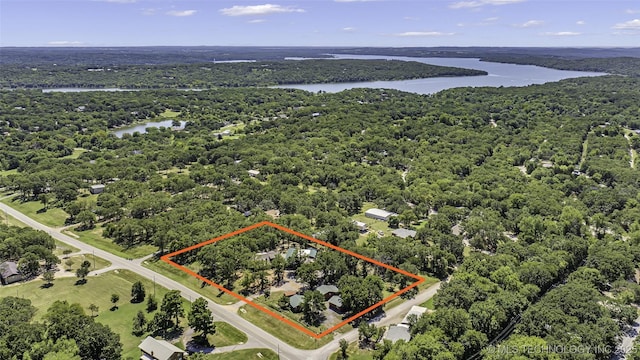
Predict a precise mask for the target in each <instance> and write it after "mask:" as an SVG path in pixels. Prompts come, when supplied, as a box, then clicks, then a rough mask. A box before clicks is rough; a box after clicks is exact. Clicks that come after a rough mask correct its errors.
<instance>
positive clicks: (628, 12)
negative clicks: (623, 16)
mask: <svg viewBox="0 0 640 360" xmlns="http://www.w3.org/2000/svg"><path fill="white" fill-rule="evenodd" d="M625 12H626V13H627V14H640V10H638V9H627V10H626V11H625Z"/></svg>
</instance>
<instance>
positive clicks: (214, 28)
mask: <svg viewBox="0 0 640 360" xmlns="http://www.w3.org/2000/svg"><path fill="white" fill-rule="evenodd" d="M0 45H1V46H152V45H184V46H198V45H236V46H245V45H263V46H398V47H400V46H598V47H600V46H636V47H637V46H640V1H638V0H604V1H603V0H555V1H543V0H461V1H458V0H450V1H449V0H414V1H404V0H386V1H385V0H301V1H279V0H265V1H242V0H236V1H226V0H195V1H194V0H173V1H169V0H0Z"/></svg>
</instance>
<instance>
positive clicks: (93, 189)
mask: <svg viewBox="0 0 640 360" xmlns="http://www.w3.org/2000/svg"><path fill="white" fill-rule="evenodd" d="M104 188H105V186H104V185H103V184H97V185H91V186H90V187H89V192H90V193H92V194H94V195H95V194H102V193H103V192H104Z"/></svg>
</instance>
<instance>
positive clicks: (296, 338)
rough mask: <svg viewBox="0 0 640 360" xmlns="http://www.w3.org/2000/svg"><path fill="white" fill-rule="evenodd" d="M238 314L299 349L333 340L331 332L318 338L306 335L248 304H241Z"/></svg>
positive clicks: (314, 347) (306, 348) (308, 348)
mask: <svg viewBox="0 0 640 360" xmlns="http://www.w3.org/2000/svg"><path fill="white" fill-rule="evenodd" d="M238 314H239V315H240V316H241V317H243V318H244V319H246V320H248V321H249V322H251V323H253V324H255V325H257V326H259V327H260V328H262V329H263V330H265V331H267V332H268V333H270V334H271V335H273V336H275V337H277V338H279V339H280V340H282V341H284V342H286V343H287V344H289V345H292V346H294V347H297V348H299V349H304V350H312V349H317V348H319V347H321V346H323V345H325V344H326V343H328V342H329V341H331V340H333V334H329V335H327V336H324V337H322V338H320V339H316V338H313V337H311V336H308V335H306V334H305V333H303V332H301V331H300V330H297V329H294V328H293V327H291V326H290V325H287V324H285V323H283V322H282V321H280V320H278V319H276V318H274V317H272V316H271V315H269V314H266V313H264V312H262V311H260V310H258V309H256V308H254V307H252V306H249V305H244V306H242V307H241V308H240V310H239V311H238Z"/></svg>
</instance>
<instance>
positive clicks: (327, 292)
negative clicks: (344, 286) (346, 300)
mask: <svg viewBox="0 0 640 360" xmlns="http://www.w3.org/2000/svg"><path fill="white" fill-rule="evenodd" d="M316 290H317V291H319V292H320V294H322V296H324V299H325V300H329V299H330V298H331V297H332V296H334V295H336V294H339V293H340V289H338V287H337V286H335V285H320V286H318V287H317V288H316Z"/></svg>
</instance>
